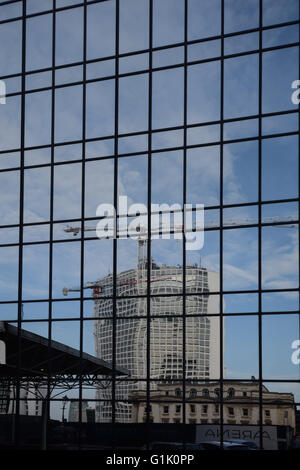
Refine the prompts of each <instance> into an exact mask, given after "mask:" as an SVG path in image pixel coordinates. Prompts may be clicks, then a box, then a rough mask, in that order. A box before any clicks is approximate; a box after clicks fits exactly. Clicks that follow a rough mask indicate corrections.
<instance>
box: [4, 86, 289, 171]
mask: <svg viewBox="0 0 300 470" xmlns="http://www.w3.org/2000/svg"><path fill="white" fill-rule="evenodd" d="M50 89H51V88H50ZM296 113H298V110H294V109H289V110H285V111H278V112H273V113H264V114H262V115H261V117H263V118H265V117H276V116H282V115H285V114H296ZM258 118H259V115H258V114H253V115H250V116H242V117H240V118H228V119H223V123H224V124H227V123H238V122H240V121H246V120H252V119H258ZM220 124H221V123H220V121H205V122H199V123H195V124H188V125H187V128H188V129H192V128H196V127H205V126H212V125H220ZM176 130H183V126H173V127H166V128H159V129H152V131H151V132H152V134H154V133H160V132H170V131H176ZM297 132H298V131H292V132H282V133H275V134H268V135H262V136H261V137H262V139H265V138H274V137H284V136H289V135H295V134H297ZM147 133H148V131H147V130H145V131H137V132H129V133H123V134H118V137H119V138H124V137H135V136H139V135H146V134H147ZM112 139H114V135H106V136H99V137H92V138H89V139H86V142H97V141H102V140H112ZM257 139H258V136H255V137H245V138H241V139H228V140H224V143H226V144H229V143H234V142H243V141H248V140H249V141H251V140H257ZM74 144H82V140H71V141H67V142H56V143H55V144H54V146H55V147H63V146H68V145H74ZM210 145H219V141H216V142H212V143H210V142H209V143H206V144H197V145H190V146H188V148H194V147H201V146H210ZM47 148H50V145H46V144H44V145H35V146H29V147H25V150H26V151H28V150H42V149H47ZM174 149H175V150H176V149H182V147H170V150H174ZM20 151H21V148H14V149H7V150H0V155H1V154H8V153H17V152H20ZM163 151H166V148H163V149H155V150H153V151H152V153H154V152H163ZM137 153H140V152H137ZM142 153H147V152H146V151H144V152H142ZM121 155H123V154H121ZM125 155H126V154H125ZM98 158H99V159H107V158H113V155H111V156H106V157H98ZM88 160H93V158H89V159H88ZM78 161H80V160H78ZM74 162H77V160H74V161H73V160H72V161H66V162H55V165H63V164H68V163H70V164H71V163H74ZM45 165H49V164H45ZM45 165H43V164H41V165H26V168H36V167H39V166H45ZM17 169H18V167H16V168H11V170H17ZM9 170H10V169H2V170H0V171H9Z"/></svg>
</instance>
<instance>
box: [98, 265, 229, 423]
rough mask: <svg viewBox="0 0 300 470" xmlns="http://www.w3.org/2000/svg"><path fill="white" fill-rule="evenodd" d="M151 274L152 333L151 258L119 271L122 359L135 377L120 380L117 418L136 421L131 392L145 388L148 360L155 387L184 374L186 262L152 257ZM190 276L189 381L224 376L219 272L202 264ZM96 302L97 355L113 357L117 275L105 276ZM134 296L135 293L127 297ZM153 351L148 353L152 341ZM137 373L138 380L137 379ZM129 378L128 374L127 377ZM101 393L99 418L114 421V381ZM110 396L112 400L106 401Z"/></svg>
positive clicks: (118, 337) (187, 302) (118, 335)
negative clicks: (165, 261) (180, 263)
mask: <svg viewBox="0 0 300 470" xmlns="http://www.w3.org/2000/svg"><path fill="white" fill-rule="evenodd" d="M150 271H151V279H150V295H151V296H153V297H152V298H151V300H150V315H151V321H150V328H149V334H148V335H147V318H146V316H147V300H146V298H145V297H137V298H132V297H131V296H145V295H146V293H147V284H148V283H147V264H146V262H143V263H138V267H137V269H130V270H128V271H125V272H122V273H120V274H119V275H118V276H117V296H120V297H124V298H121V299H117V300H116V303H117V305H116V316H117V322H116V331H115V334H116V364H117V365H118V366H122V367H125V368H127V369H128V370H130V373H131V376H130V380H129V381H123V383H122V382H121V381H117V385H116V395H115V399H116V408H115V411H116V414H115V417H116V421H117V422H132V405H131V404H130V403H128V402H127V400H129V399H130V396H131V393H132V392H133V391H136V390H145V389H146V381H145V379H146V378H147V362H148V363H149V365H150V371H149V375H150V378H151V379H152V380H154V382H153V381H151V385H150V387H151V389H152V390H156V389H157V386H158V384H159V383H160V382H161V381H163V382H165V381H167V382H169V381H170V382H173V381H178V380H182V379H183V352H184V349H183V346H184V338H183V317H182V314H183V308H184V306H183V296H182V293H183V268H182V267H181V266H166V265H161V266H158V265H157V264H156V263H155V262H154V261H153V260H152V266H151V270H150ZM185 272H186V276H185V277H186V282H185V291H186V296H185V312H186V315H187V316H186V318H185V364H186V370H185V377H186V381H187V382H197V381H203V380H205V379H218V378H219V375H220V369H219V358H220V329H219V325H220V319H219V317H218V316H210V314H218V313H219V296H217V295H210V292H217V291H218V290H219V274H218V273H216V272H211V271H208V270H207V269H205V268H203V267H198V266H197V265H192V266H187V267H186V270H185ZM97 284H98V285H99V292H98V295H97V297H96V299H95V302H94V316H95V317H96V318H99V320H98V319H96V320H95V323H94V335H95V350H96V356H97V357H99V358H101V359H103V360H105V361H108V362H112V353H113V351H112V344H113V328H114V327H113V320H112V315H113V301H112V299H105V298H101V297H105V296H108V297H109V296H112V294H113V276H112V275H108V276H106V277H105V278H103V279H100V280H99V281H98V282H97ZM126 297H129V298H126ZM148 346H149V355H148V356H147V347H148ZM134 379H136V381H135V380H134ZM123 380H124V379H123ZM96 398H97V399H98V400H100V402H99V403H100V404H99V405H98V406H97V407H96V421H100V422H111V414H112V406H111V402H110V400H111V399H112V396H111V387H110V385H109V384H108V386H107V387H106V388H105V387H103V388H102V389H99V390H98V391H97V393H96ZM105 400H107V402H106V401H105Z"/></svg>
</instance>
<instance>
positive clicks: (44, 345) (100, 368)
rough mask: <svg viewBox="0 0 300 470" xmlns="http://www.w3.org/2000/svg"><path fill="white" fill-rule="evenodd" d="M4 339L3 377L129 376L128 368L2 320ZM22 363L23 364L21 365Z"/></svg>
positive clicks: (0, 374) (1, 337) (0, 335)
mask: <svg viewBox="0 0 300 470" xmlns="http://www.w3.org/2000/svg"><path fill="white" fill-rule="evenodd" d="M0 340H2V341H3V342H4V343H5V346H6V361H5V362H6V363H5V364H0V377H14V376H17V375H19V376H22V377H25V376H27V377H30V378H33V377H36V378H39V377H40V378H42V377H44V378H45V376H48V375H51V376H56V377H57V376H72V375H76V376H78V375H81V374H82V375H84V376H96V375H102V376H103V375H106V376H110V375H113V372H114V373H115V375H117V376H121V375H129V374H130V373H129V371H128V370H127V369H124V368H121V367H117V366H116V368H115V370H114V371H113V366H112V364H109V363H107V362H105V361H103V360H102V359H99V358H97V357H95V356H92V355H90V354H87V353H84V352H83V353H82V354H81V355H80V352H79V351H78V350H77V349H74V348H71V347H69V346H66V345H65V344H62V343H59V342H57V341H53V340H51V341H50V342H49V340H48V339H47V338H44V337H42V336H40V335H37V334H35V333H31V332H29V331H25V330H23V329H21V330H20V334H18V328H17V327H16V326H13V325H11V324H9V323H8V322H3V321H2V322H0ZM19 348H20V350H21V364H18V362H17V361H18V350H19ZM18 366H19V367H18Z"/></svg>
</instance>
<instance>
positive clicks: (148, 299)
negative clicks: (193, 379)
mask: <svg viewBox="0 0 300 470" xmlns="http://www.w3.org/2000/svg"><path fill="white" fill-rule="evenodd" d="M148 25H149V80H148V166H147V170H148V175H147V176H148V183H147V184H148V188H147V209H148V217H147V225H148V226H147V293H146V303H147V319H146V323H147V326H146V329H147V330H146V336H147V342H146V344H147V352H146V361H147V364H146V423H147V430H146V433H147V440H146V445H147V449H148V450H149V444H150V400H151V394H150V383H151V297H150V296H151V275H152V270H151V268H152V258H151V222H152V209H151V202H152V201H151V199H152V82H153V80H152V79H153V52H152V51H153V0H149V23H148ZM144 268H145V267H144V266H143V265H142V269H144ZM137 269H139V266H138V267H137ZM141 321H142V320H141Z"/></svg>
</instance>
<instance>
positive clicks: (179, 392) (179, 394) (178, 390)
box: [175, 388, 181, 397]
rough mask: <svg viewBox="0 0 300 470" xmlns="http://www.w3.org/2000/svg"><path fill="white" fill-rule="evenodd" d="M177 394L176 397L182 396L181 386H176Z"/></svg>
mask: <svg viewBox="0 0 300 470" xmlns="http://www.w3.org/2000/svg"><path fill="white" fill-rule="evenodd" d="M175 396H176V397H181V390H180V388H176V389H175Z"/></svg>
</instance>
